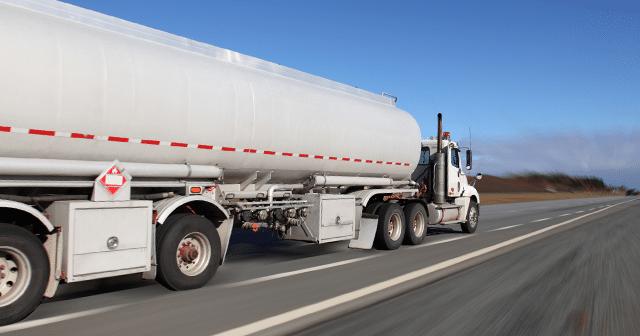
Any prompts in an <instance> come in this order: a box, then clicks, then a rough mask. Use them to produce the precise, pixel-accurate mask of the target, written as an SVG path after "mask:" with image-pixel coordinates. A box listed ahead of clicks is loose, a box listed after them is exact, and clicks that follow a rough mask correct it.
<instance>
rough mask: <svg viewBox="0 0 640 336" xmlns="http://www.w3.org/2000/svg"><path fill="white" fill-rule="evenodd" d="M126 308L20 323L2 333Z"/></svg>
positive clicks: (112, 307) (105, 308) (10, 326)
mask: <svg viewBox="0 0 640 336" xmlns="http://www.w3.org/2000/svg"><path fill="white" fill-rule="evenodd" d="M124 306H127V305H117V306H110V307H104V308H97V309H91V310H85V311H81V312H77V313H72V314H66V315H60V316H53V317H47V318H43V319H39V320H33V321H26V322H18V323H16V324H12V325H8V326H4V327H0V333H5V332H10V331H16V330H22V329H28V328H33V327H38V326H41V325H45V324H51V323H56V322H61V321H66V320H71V319H75V318H78V317H84V316H89V315H95V314H101V313H106V312H108V311H112V310H116V309H119V308H122V307H124Z"/></svg>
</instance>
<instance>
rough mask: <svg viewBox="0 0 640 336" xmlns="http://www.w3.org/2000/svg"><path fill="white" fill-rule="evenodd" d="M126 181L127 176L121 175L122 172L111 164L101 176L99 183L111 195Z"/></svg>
mask: <svg viewBox="0 0 640 336" xmlns="http://www.w3.org/2000/svg"><path fill="white" fill-rule="evenodd" d="M126 182H127V178H126V177H125V176H124V175H122V172H121V171H120V169H118V167H116V165H113V166H111V168H109V170H108V172H107V173H106V174H104V176H102V178H101V179H100V183H102V185H103V186H104V188H105V189H107V192H109V194H111V195H112V196H113V195H115V194H116V193H117V192H118V191H119V190H120V188H122V186H123V185H124V184H125V183H126Z"/></svg>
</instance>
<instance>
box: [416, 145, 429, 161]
mask: <svg viewBox="0 0 640 336" xmlns="http://www.w3.org/2000/svg"><path fill="white" fill-rule="evenodd" d="M418 164H421V165H426V164H429V147H422V152H421V153H420V162H418Z"/></svg>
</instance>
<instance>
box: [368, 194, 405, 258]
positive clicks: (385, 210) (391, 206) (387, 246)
mask: <svg viewBox="0 0 640 336" xmlns="http://www.w3.org/2000/svg"><path fill="white" fill-rule="evenodd" d="M377 214H378V229H377V230H376V237H375V241H374V244H375V247H376V248H377V249H379V250H395V249H397V248H398V247H400V245H402V240H403V239H404V235H405V224H404V223H405V218H404V212H403V211H402V207H401V206H400V205H398V204H395V203H386V204H383V205H382V206H381V207H380V209H378V213H377Z"/></svg>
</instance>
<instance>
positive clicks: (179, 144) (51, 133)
mask: <svg viewBox="0 0 640 336" xmlns="http://www.w3.org/2000/svg"><path fill="white" fill-rule="evenodd" d="M0 132H17V133H21V132H24V131H23V130H22V129H18V130H16V129H14V128H12V127H9V126H0ZM27 132H28V134H36V135H46V136H59V137H70V138H73V139H95V137H96V136H95V135H93V134H82V133H62V134H60V133H58V134H57V135H56V132H55V131H46V130H38V129H29V130H27ZM67 134H68V135H67ZM102 139H104V137H102ZM107 141H114V142H130V141H131V139H129V138H124V137H116V136H108V137H107ZM135 141H138V140H135ZM140 143H143V144H146V145H156V146H158V145H160V144H161V141H158V140H140ZM165 145H166V143H165ZM169 146H172V147H189V144H186V143H182V142H171V143H169ZM192 146H197V148H199V149H208V150H213V149H214V146H209V145H192ZM217 148H220V150H222V151H225V152H236V151H242V152H244V153H257V152H258V150H256V149H249V148H247V149H237V148H234V147H217ZM260 152H261V153H264V154H266V155H276V153H277V152H275V151H267V150H265V151H260ZM280 155H282V156H291V157H292V156H297V157H301V158H309V157H313V158H314V159H325V158H327V159H329V160H334V161H337V160H341V161H347V162H349V161H353V162H366V163H374V162H375V163H377V164H385V163H386V164H388V165H393V164H395V165H397V166H402V165H404V166H411V164H409V163H402V162H385V161H373V160H363V159H351V158H338V157H337V156H323V155H310V154H293V153H280Z"/></svg>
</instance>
